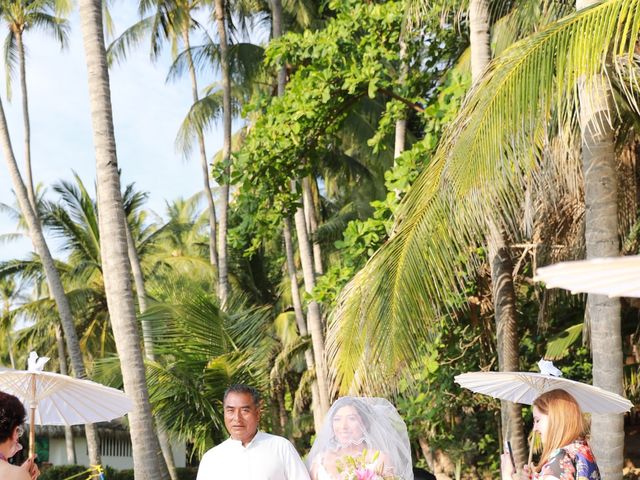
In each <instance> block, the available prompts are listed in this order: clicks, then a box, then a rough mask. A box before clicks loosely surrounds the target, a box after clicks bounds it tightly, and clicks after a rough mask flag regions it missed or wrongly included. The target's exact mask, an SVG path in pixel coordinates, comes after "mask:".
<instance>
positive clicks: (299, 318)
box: [275, 0, 323, 432]
mask: <svg viewBox="0 0 640 480" xmlns="http://www.w3.org/2000/svg"><path fill="white" fill-rule="evenodd" d="M275 1H279V0H275ZM283 236H284V250H285V255H286V257H287V272H288V274H289V282H290V284H291V299H292V302H293V311H294V312H295V315H296V324H297V325H298V331H299V332H300V335H301V336H303V337H306V336H307V335H308V334H309V331H308V329H307V323H306V320H305V318H304V312H303V311H302V302H301V301H300V289H299V288H298V274H297V271H296V264H295V262H294V260H293V242H292V239H291V220H290V219H289V217H285V219H284V227H283ZM304 359H305V363H306V364H307V370H310V371H315V362H314V360H313V351H312V349H310V348H308V349H307V350H305V352H304ZM311 410H312V411H313V424H314V426H315V430H316V432H319V431H320V429H321V428H322V418H323V412H322V409H321V406H320V392H319V390H318V381H317V380H316V379H314V380H313V382H312V383H311Z"/></svg>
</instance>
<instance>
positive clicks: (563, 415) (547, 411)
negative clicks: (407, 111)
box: [533, 389, 587, 472]
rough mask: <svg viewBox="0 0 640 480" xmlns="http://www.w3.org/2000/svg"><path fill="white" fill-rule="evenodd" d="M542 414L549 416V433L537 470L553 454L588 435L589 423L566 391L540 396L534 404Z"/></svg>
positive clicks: (554, 391)
mask: <svg viewBox="0 0 640 480" xmlns="http://www.w3.org/2000/svg"><path fill="white" fill-rule="evenodd" d="M533 406H534V407H537V408H538V410H539V411H540V413H542V414H543V415H547V416H548V421H547V433H546V438H545V441H544V443H543V445H542V456H541V457H540V462H539V463H538V465H536V467H535V470H536V471H537V472H539V471H540V468H541V467H542V466H543V465H544V464H545V463H546V462H547V461H548V460H549V455H550V454H551V452H553V451H554V450H556V449H557V448H561V447H564V446H565V445H569V444H570V443H571V442H573V441H574V440H577V439H579V438H584V436H585V435H586V433H587V422H586V421H585V419H584V415H583V414H582V410H580V406H579V405H578V402H577V401H576V399H575V398H573V396H572V395H571V394H569V393H567V392H566V391H564V390H561V389H557V390H550V391H548V392H545V393H543V394H542V395H540V396H539V397H538V398H536V400H535V401H534V402H533Z"/></svg>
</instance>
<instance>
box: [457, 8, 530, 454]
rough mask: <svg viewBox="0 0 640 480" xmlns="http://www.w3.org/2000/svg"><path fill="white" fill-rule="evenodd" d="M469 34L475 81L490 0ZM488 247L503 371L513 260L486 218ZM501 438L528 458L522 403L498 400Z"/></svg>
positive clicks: (474, 13)
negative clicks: (499, 403)
mask: <svg viewBox="0 0 640 480" xmlns="http://www.w3.org/2000/svg"><path fill="white" fill-rule="evenodd" d="M469 30H470V31H469V35H470V43H471V76H472V78H473V83H474V84H476V83H477V82H478V81H479V80H480V79H481V78H482V75H483V74H484V72H485V70H486V69H487V65H489V62H490V61H491V34H490V14H489V0H471V2H470V3H469ZM489 224H490V226H489V232H488V234H487V247H488V250H489V264H490V266H491V282H492V285H493V305H494V314H495V323H496V334H497V338H496V343H497V350H498V365H499V368H500V370H502V371H509V370H511V371H514V370H518V328H517V326H518V323H517V310H516V305H515V289H514V287H513V274H512V272H513V263H512V261H511V255H510V253H509V245H508V244H507V242H506V240H505V237H504V235H503V233H502V231H501V229H499V228H498V227H497V226H496V225H495V224H494V223H493V220H492V219H489ZM500 410H501V416H502V432H503V438H505V439H508V440H509V441H510V442H511V445H512V447H513V453H514V456H515V460H516V464H517V465H518V466H520V465H523V464H524V463H525V462H526V461H527V450H528V448H527V442H526V437H525V434H524V425H523V423H522V415H521V414H522V406H521V405H519V404H515V403H512V402H502V403H501V409H500Z"/></svg>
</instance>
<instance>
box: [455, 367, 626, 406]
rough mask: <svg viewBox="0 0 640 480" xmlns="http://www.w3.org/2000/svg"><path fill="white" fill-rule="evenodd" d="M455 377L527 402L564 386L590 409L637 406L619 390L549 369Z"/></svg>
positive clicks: (474, 386) (477, 389) (465, 383)
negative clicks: (571, 378) (568, 376)
mask: <svg viewBox="0 0 640 480" xmlns="http://www.w3.org/2000/svg"><path fill="white" fill-rule="evenodd" d="M455 381H456V383H458V384H459V385H460V386H461V387H465V388H468V389H469V390H471V391H473V392H476V393H483V394H485V395H489V396H491V397H494V398H498V399H501V400H509V401H511V402H515V403H524V404H527V405H532V404H533V402H534V400H535V399H536V398H538V397H539V396H540V395H541V394H543V393H545V392H548V391H549V390H555V389H557V388H560V389H562V390H565V391H567V392H568V393H570V394H571V395H573V397H574V398H575V399H576V401H577V402H578V404H579V405H580V408H581V409H582V411H583V412H586V413H624V412H626V411H628V410H629V409H630V408H631V407H632V406H633V404H632V403H631V402H630V401H629V400H627V399H626V398H624V397H622V396H620V395H617V394H615V393H612V392H608V391H606V390H603V389H601V388H598V387H594V386H593V385H588V384H586V383H582V382H576V381H574V380H568V379H566V378H560V377H556V376H553V375H548V374H545V373H534V372H469V373H463V374H460V375H457V376H456V377H455Z"/></svg>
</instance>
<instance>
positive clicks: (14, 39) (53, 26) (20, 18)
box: [0, 0, 71, 208]
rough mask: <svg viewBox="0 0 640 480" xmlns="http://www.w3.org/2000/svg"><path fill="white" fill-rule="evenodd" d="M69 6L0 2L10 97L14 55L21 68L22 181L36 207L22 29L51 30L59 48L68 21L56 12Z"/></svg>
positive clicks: (62, 0)
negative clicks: (23, 164) (4, 26)
mask: <svg viewBox="0 0 640 480" xmlns="http://www.w3.org/2000/svg"><path fill="white" fill-rule="evenodd" d="M70 9H71V4H70V2H69V1H68V0H41V1H36V2H33V1H31V2H16V1H13V0H2V1H1V2H0V18H2V20H3V21H4V22H6V23H7V26H8V27H9V34H8V35H7V38H6V39H5V48H4V52H5V69H6V72H7V79H6V84H7V97H8V98H9V99H10V98H11V73H12V72H13V70H14V67H15V61H16V58H17V61H18V65H19V70H20V89H21V92H22V116H23V121H24V155H25V176H26V179H25V183H26V186H27V192H28V194H29V200H30V202H31V205H32V206H33V207H34V208H35V205H36V203H35V194H34V189H33V176H32V172H31V124H30V120H29V101H28V95H27V73H26V57H25V51H24V33H25V32H26V31H27V30H29V29H33V28H38V29H41V30H44V31H45V32H48V33H50V34H51V35H52V36H53V37H55V39H56V40H57V41H58V42H59V43H60V46H61V47H62V48H64V47H66V45H67V35H68V32H69V23H68V22H67V20H65V19H63V18H62V17H59V16H57V15H64V14H65V13H67V12H68V11H69V10H70Z"/></svg>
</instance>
